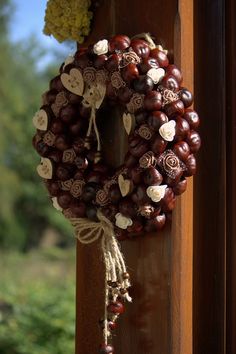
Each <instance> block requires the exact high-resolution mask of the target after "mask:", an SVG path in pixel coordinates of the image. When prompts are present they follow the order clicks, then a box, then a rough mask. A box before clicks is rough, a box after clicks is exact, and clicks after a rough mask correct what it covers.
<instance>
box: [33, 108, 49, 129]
mask: <svg viewBox="0 0 236 354" xmlns="http://www.w3.org/2000/svg"><path fill="white" fill-rule="evenodd" d="M33 125H34V126H35V128H36V129H39V130H47V127H48V115H47V112H46V111H45V110H44V109H40V110H39V111H38V112H36V113H35V115H34V117H33Z"/></svg>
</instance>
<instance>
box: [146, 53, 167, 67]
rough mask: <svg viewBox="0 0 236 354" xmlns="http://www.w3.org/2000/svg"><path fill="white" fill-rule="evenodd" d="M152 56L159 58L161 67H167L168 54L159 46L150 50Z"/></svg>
mask: <svg viewBox="0 0 236 354" xmlns="http://www.w3.org/2000/svg"><path fill="white" fill-rule="evenodd" d="M150 57H152V58H155V59H157V61H158V63H159V65H160V67H161V68H165V67H167V66H168V65H169V59H168V57H167V55H166V54H165V53H164V52H163V51H162V50H159V49H158V48H155V49H152V50H151V52H150Z"/></svg>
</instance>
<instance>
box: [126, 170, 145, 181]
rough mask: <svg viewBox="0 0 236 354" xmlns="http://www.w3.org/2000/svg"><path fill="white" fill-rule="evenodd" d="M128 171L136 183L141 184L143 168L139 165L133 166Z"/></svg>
mask: <svg viewBox="0 0 236 354" xmlns="http://www.w3.org/2000/svg"><path fill="white" fill-rule="evenodd" d="M128 173H129V177H130V178H131V180H132V181H133V182H134V183H135V184H140V183H141V182H142V177H143V170H142V169H141V168H140V167H139V166H136V167H134V168H132V169H131V170H129V172H128Z"/></svg>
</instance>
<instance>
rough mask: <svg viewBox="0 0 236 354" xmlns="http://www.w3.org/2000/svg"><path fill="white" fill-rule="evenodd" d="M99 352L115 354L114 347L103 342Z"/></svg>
mask: <svg viewBox="0 0 236 354" xmlns="http://www.w3.org/2000/svg"><path fill="white" fill-rule="evenodd" d="M99 354H114V348H113V347H112V346H111V345H109V344H102V345H101V346H100V350H99Z"/></svg>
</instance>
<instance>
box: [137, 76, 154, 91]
mask: <svg viewBox="0 0 236 354" xmlns="http://www.w3.org/2000/svg"><path fill="white" fill-rule="evenodd" d="M132 84H133V88H134V90H135V91H137V92H139V93H147V92H149V91H152V89H153V86H154V83H153V81H152V79H151V78H150V77H149V76H147V75H140V76H139V77H138V78H137V79H135V80H134V81H133V83H132Z"/></svg>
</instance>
